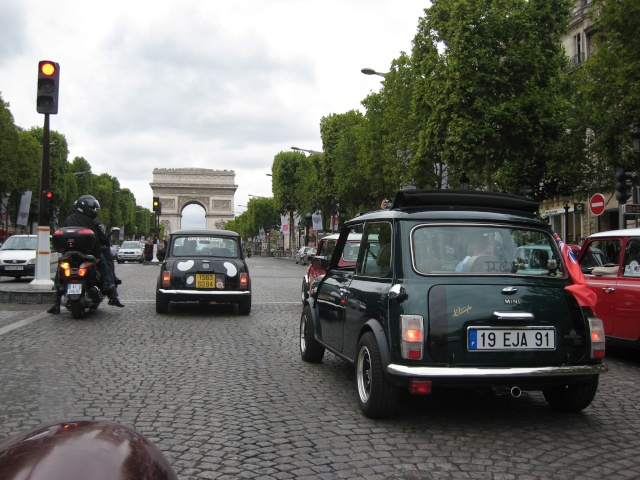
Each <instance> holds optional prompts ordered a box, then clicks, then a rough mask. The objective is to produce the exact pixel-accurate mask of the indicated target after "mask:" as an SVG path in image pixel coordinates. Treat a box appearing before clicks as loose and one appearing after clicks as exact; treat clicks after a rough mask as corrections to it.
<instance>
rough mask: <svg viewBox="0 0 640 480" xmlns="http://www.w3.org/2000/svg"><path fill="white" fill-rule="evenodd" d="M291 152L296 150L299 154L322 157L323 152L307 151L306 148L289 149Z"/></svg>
mask: <svg viewBox="0 0 640 480" xmlns="http://www.w3.org/2000/svg"><path fill="white" fill-rule="evenodd" d="M291 150H297V151H299V152H307V153H308V154H309V155H322V154H323V153H324V152H318V151H316V150H307V149H306V148H298V147H291Z"/></svg>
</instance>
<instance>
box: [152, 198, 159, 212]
mask: <svg viewBox="0 0 640 480" xmlns="http://www.w3.org/2000/svg"><path fill="white" fill-rule="evenodd" d="M153 211H154V212H157V213H160V197H153Z"/></svg>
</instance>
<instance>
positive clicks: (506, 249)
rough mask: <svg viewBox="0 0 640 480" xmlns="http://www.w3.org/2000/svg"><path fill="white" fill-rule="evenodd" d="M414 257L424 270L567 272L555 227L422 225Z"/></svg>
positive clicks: (415, 231)
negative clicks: (561, 256)
mask: <svg viewBox="0 0 640 480" xmlns="http://www.w3.org/2000/svg"><path fill="white" fill-rule="evenodd" d="M411 261H412V265H413V268H414V269H415V270H416V271H417V272H418V273H421V274H453V275H476V274H481V275H504V274H516V275H542V276H550V275H553V276H555V275H563V264H562V261H561V258H560V255H559V253H558V250H557V246H556V243H555V241H554V239H553V237H552V236H551V234H550V233H549V232H545V231H542V230H527V229H518V228H507V227H501V226H486V225H422V226H417V227H415V228H414V229H413V230H412V232H411Z"/></svg>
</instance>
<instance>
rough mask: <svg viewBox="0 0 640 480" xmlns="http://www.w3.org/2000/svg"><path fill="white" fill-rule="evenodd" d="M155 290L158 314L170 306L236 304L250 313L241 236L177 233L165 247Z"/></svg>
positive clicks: (225, 232)
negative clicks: (213, 303) (183, 303)
mask: <svg viewBox="0 0 640 480" xmlns="http://www.w3.org/2000/svg"><path fill="white" fill-rule="evenodd" d="M165 249H166V252H167V254H166V257H165V260H164V263H162V264H161V266H160V275H159V277H158V283H157V287H156V311H157V312H158V313H167V311H168V310H169V302H189V301H198V302H201V303H207V302H215V303H234V304H237V305H238V312H239V313H240V315H249V313H251V278H250V277H249V267H248V266H247V263H246V261H245V257H244V254H243V252H242V241H241V237H240V235H238V234H237V233H235V232H232V231H229V230H208V229H203V230H176V231H175V232H173V233H171V236H170V237H169V240H168V242H167V244H166V246H165Z"/></svg>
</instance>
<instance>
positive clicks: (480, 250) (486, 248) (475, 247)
mask: <svg viewBox="0 0 640 480" xmlns="http://www.w3.org/2000/svg"><path fill="white" fill-rule="evenodd" d="M480 255H486V256H493V246H492V245H491V243H489V241H488V240H486V239H484V238H482V239H479V240H474V241H473V242H471V243H470V244H469V246H468V247H467V256H466V257H464V259H463V260H462V261H461V262H460V263H458V265H457V266H456V272H464V267H465V266H466V265H467V263H468V262H469V260H471V257H477V256H480Z"/></svg>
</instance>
